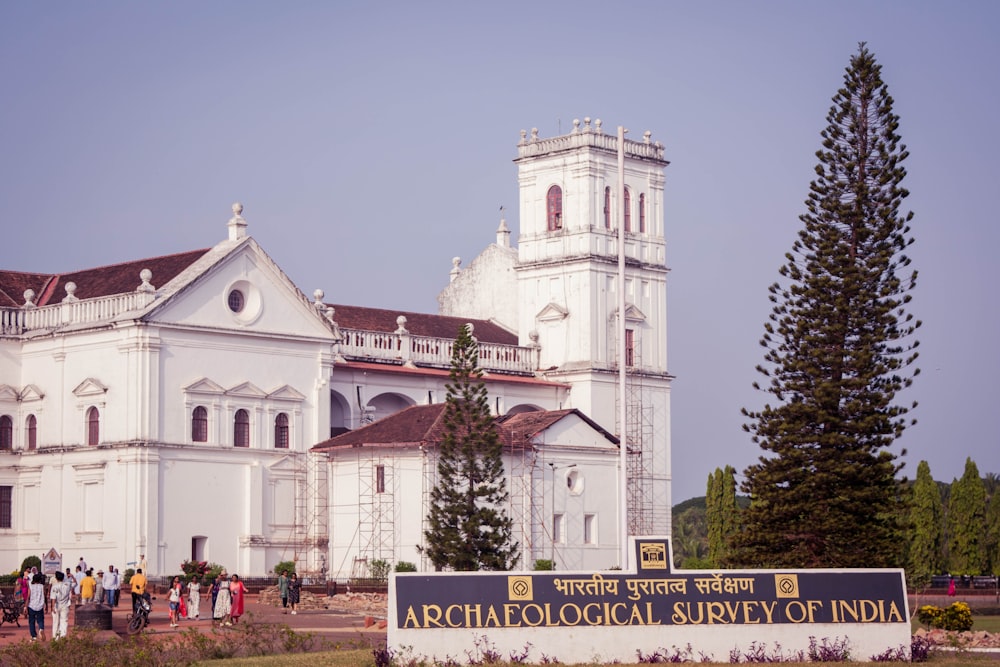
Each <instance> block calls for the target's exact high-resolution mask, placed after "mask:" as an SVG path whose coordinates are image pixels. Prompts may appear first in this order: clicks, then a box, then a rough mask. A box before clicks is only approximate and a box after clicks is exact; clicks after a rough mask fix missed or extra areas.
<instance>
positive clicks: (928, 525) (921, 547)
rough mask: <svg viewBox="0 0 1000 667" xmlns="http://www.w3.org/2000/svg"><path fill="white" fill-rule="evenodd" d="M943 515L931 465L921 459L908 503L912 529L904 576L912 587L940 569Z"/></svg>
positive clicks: (923, 583)
mask: <svg viewBox="0 0 1000 667" xmlns="http://www.w3.org/2000/svg"><path fill="white" fill-rule="evenodd" d="M942 515H943V508H942V505H941V492H940V490H939V489H938V485H937V483H936V482H935V481H934V479H933V478H932V477H931V468H930V465H929V464H928V463H927V461H921V462H920V463H919V464H918V465H917V479H916V482H915V483H914V485H913V494H912V500H911V503H910V525H911V526H912V533H911V538H910V543H909V549H908V550H907V557H906V578H907V581H908V582H909V584H910V585H911V586H913V587H915V588H922V587H924V586H926V585H927V584H928V583H930V580H931V577H932V576H933V575H935V574H937V573H938V572H941V571H942V564H943V562H944V560H943V557H942V552H941V549H942V547H943V539H942V535H941V520H942Z"/></svg>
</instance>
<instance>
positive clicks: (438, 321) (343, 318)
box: [327, 303, 518, 345]
mask: <svg viewBox="0 0 1000 667" xmlns="http://www.w3.org/2000/svg"><path fill="white" fill-rule="evenodd" d="M327 305H330V306H333V308H334V311H335V312H334V315H333V319H334V320H336V321H337V324H339V325H340V326H342V327H345V328H347V329H363V330H366V331H385V332H389V333H392V332H393V331H395V330H396V329H397V328H398V326H399V325H398V324H396V318H397V317H399V316H400V315H403V316H404V317H406V330H407V331H409V332H410V333H411V334H413V335H415V336H432V337H436V338H455V337H456V336H457V335H458V330H459V329H460V328H461V327H462V325H464V324H469V323H471V324H472V327H473V331H472V335H473V336H475V337H476V339H477V340H478V341H479V342H481V343H499V344H502V345H517V343H518V341H517V334H514V333H511V332H510V331H507V330H506V329H504V328H503V327H501V326H500V325H499V324H496V323H495V322H490V321H489V320H474V319H470V318H468V317H451V316H449V315H427V314H424V313H411V312H407V311H405V310H388V309H384V308H364V307H362V306H343V305H337V304H335V303H331V304H327Z"/></svg>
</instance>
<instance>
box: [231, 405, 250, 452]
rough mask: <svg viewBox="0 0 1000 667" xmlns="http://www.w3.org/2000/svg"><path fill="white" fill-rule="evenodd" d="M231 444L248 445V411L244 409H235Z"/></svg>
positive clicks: (235, 445) (237, 445) (236, 445)
mask: <svg viewBox="0 0 1000 667" xmlns="http://www.w3.org/2000/svg"><path fill="white" fill-rule="evenodd" d="M233 446H234V447H249V446H250V413H249V412H247V411H246V410H237V411H236V418H235V419H234V420H233Z"/></svg>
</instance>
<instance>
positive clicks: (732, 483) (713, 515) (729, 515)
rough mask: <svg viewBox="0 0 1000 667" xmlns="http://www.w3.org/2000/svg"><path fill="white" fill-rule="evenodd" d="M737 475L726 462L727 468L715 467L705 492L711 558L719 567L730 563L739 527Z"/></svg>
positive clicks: (709, 556) (709, 554)
mask: <svg viewBox="0 0 1000 667" xmlns="http://www.w3.org/2000/svg"><path fill="white" fill-rule="evenodd" d="M735 475H736V470H735V469H734V468H733V467H732V466H729V465H727V466H726V467H725V469H722V468H716V469H715V472H714V473H713V474H712V475H710V476H709V478H708V492H707V494H706V495H705V519H706V522H707V527H708V562H709V563H711V564H712V567H716V568H720V567H727V566H728V565H729V563H730V561H731V556H730V551H731V547H730V544H731V542H732V540H733V538H734V537H735V535H736V534H737V532H738V531H739V507H738V506H737V504H736V477H735Z"/></svg>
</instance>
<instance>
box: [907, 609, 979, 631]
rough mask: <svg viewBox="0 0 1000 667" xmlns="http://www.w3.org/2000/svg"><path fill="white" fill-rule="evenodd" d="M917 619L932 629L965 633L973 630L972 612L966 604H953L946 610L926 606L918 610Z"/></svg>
mask: <svg viewBox="0 0 1000 667" xmlns="http://www.w3.org/2000/svg"><path fill="white" fill-rule="evenodd" d="M917 618H918V619H919V620H920V622H921V623H923V624H924V625H926V626H927V627H931V628H941V629H943V630H954V631H957V632H965V631H966V630H971V629H972V623H973V621H972V610H971V609H969V605H967V604H966V603H964V602H952V603H951V604H950V605H948V606H947V607H946V608H945V609H942V608H941V607H936V606H934V605H932V604H925V605H924V606H922V607H921V608H920V609H918V610H917Z"/></svg>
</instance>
